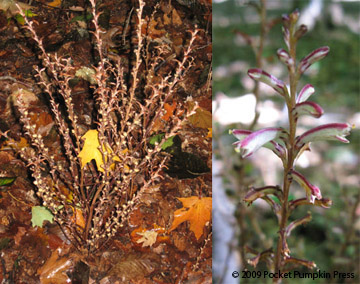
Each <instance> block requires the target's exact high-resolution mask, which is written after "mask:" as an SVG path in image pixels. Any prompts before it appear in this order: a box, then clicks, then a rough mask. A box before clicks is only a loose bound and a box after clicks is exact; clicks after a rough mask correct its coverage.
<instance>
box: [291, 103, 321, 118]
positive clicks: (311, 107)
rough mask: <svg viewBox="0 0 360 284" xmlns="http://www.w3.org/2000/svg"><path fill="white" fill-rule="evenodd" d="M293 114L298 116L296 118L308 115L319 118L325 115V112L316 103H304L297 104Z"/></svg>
mask: <svg viewBox="0 0 360 284" xmlns="http://www.w3.org/2000/svg"><path fill="white" fill-rule="evenodd" d="M293 113H294V114H295V115H296V117H299V116H300V115H303V114H306V115H311V116H313V117H316V118H319V117H320V116H322V114H323V113H324V110H323V109H322V108H321V107H320V106H319V105H318V104H316V103H314V102H303V103H299V104H296V106H295V108H294V109H293Z"/></svg>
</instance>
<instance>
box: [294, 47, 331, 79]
mask: <svg viewBox="0 0 360 284" xmlns="http://www.w3.org/2000/svg"><path fill="white" fill-rule="evenodd" d="M329 51H330V48H329V47H328V46H323V47H320V48H318V49H315V50H314V51H312V52H311V53H310V54H309V55H307V56H306V57H304V58H303V59H301V61H300V63H299V72H300V74H302V73H304V72H305V71H306V69H308V68H309V67H310V66H311V65H312V64H313V63H315V62H316V61H319V60H320V59H322V58H324V57H325V56H326V55H328V53H329Z"/></svg>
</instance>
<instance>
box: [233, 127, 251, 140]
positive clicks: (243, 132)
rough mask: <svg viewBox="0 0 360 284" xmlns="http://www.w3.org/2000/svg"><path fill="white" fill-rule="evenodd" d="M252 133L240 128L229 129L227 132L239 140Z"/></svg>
mask: <svg viewBox="0 0 360 284" xmlns="http://www.w3.org/2000/svg"><path fill="white" fill-rule="evenodd" d="M251 133H252V131H250V130H242V129H232V130H229V134H233V135H234V136H235V137H236V138H237V139H239V140H240V141H242V140H244V138H246V137H247V136H249V135H250V134H251Z"/></svg>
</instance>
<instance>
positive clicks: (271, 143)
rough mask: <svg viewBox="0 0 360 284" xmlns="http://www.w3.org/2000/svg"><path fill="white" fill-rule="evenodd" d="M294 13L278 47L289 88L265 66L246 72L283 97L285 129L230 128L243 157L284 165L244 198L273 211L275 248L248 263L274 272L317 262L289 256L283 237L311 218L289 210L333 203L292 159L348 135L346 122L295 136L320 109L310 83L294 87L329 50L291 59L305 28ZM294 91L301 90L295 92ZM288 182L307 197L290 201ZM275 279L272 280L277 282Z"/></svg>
mask: <svg viewBox="0 0 360 284" xmlns="http://www.w3.org/2000/svg"><path fill="white" fill-rule="evenodd" d="M298 18H299V12H298V11H297V10H296V11H294V12H293V13H291V14H290V15H284V16H283V35H284V41H285V44H286V49H283V48H280V49H278V51H277V55H278V57H279V59H280V61H282V62H283V63H284V64H285V65H286V66H287V68H288V73H289V87H288V86H287V85H286V84H285V82H283V81H281V80H279V79H277V78H275V77H274V76H272V75H270V74H269V73H267V72H266V71H264V70H261V69H250V70H248V75H249V76H250V78H252V79H253V80H256V81H260V82H262V83H265V84H267V85H269V86H271V87H272V88H273V89H274V90H275V91H276V92H277V93H278V94H279V95H280V96H281V97H283V99H284V100H285V103H286V106H287V110H288V121H289V125H288V128H284V127H268V128H264V129H260V130H257V131H254V132H252V131H249V130H241V129H233V130H230V133H231V134H233V135H234V136H235V137H236V138H237V139H238V141H237V142H235V143H234V145H235V150H236V151H237V152H239V153H240V155H241V156H242V157H243V158H246V157H249V156H250V155H252V154H253V153H254V152H255V151H256V150H258V149H259V148H261V147H265V148H268V149H270V150H272V152H273V153H274V154H275V155H276V156H278V157H279V158H280V159H281V161H282V165H283V183H282V185H275V186H274V185H267V186H264V187H260V188H253V187H252V188H250V190H249V191H248V193H247V194H246V195H245V198H244V201H245V202H247V203H248V204H249V205H250V204H251V203H252V202H254V201H255V200H256V199H258V198H261V199H263V200H265V201H266V202H267V203H268V204H269V205H270V206H271V208H272V210H273V211H274V213H275V215H276V217H277V220H278V224H279V230H278V234H279V236H278V242H277V247H276V249H275V251H273V250H272V249H270V250H266V251H264V252H262V253H260V254H258V255H257V256H256V257H254V258H252V259H250V260H249V261H248V262H249V263H250V264H251V265H253V266H254V267H256V265H257V263H258V262H259V261H266V263H267V264H268V268H269V269H270V270H272V271H275V272H279V271H281V272H286V271H289V270H290V269H291V268H294V267H296V266H306V267H307V268H310V269H313V268H315V267H316V264H315V263H314V262H313V261H309V260H304V259H299V258H296V257H294V256H292V255H291V252H290V249H289V247H288V245H287V238H288V237H289V236H290V234H291V231H292V230H293V229H295V228H296V227H297V226H299V225H302V224H306V223H307V222H309V221H310V220H311V214H310V213H308V214H306V215H305V216H304V217H302V218H300V219H298V220H295V221H292V222H289V221H288V220H289V217H290V215H291V214H292V213H293V211H294V210H295V209H296V208H297V207H299V206H302V205H313V206H319V207H322V208H330V206H331V205H332V201H331V199H329V198H326V197H323V196H322V194H321V191H320V189H319V188H318V187H317V186H315V185H313V184H312V183H311V182H310V181H309V180H308V179H307V178H306V177H305V176H304V175H303V174H301V173H300V172H298V171H297V170H296V169H295V164H296V160H297V159H298V158H299V156H300V155H301V154H302V153H303V152H304V151H307V150H310V143H311V142H315V141H321V140H338V141H340V142H343V143H349V141H348V140H347V139H346V138H345V137H346V136H347V135H349V134H350V130H351V128H352V127H351V125H350V124H348V123H330V124H325V125H321V126H318V127H315V128H313V129H310V130H308V131H306V132H305V133H303V134H301V135H299V136H297V135H296V129H297V122H298V118H299V116H301V115H310V116H313V117H315V118H319V117H321V115H322V114H323V113H324V111H323V109H322V108H321V107H320V106H319V105H318V104H316V103H314V102H311V101H308V99H309V98H310V96H311V95H312V94H314V92H315V89H314V87H313V86H312V85H310V84H306V85H305V86H303V87H302V88H301V89H300V88H298V83H299V80H300V78H301V76H302V74H303V73H304V72H305V71H306V70H307V69H308V68H309V67H310V66H311V65H312V64H313V63H315V62H317V61H319V60H320V59H323V58H324V57H325V56H327V55H328V53H329V51H330V48H329V47H327V46H323V47H320V48H318V49H316V50H314V51H312V52H310V53H309V54H308V55H307V56H306V57H304V58H302V59H301V60H300V61H297V60H296V45H297V42H298V40H299V39H300V38H301V37H302V36H303V35H304V34H305V33H306V32H307V28H306V26H305V25H300V26H299V27H297V25H296V23H297V21H298ZM297 90H300V91H299V92H297ZM293 181H295V182H296V183H298V184H299V185H300V186H301V187H302V188H303V189H304V191H305V192H304V193H305V194H304V195H305V196H306V197H304V198H300V199H296V200H289V192H290V189H291V185H292V184H293ZM271 196H275V197H277V198H278V200H279V203H277V202H275V201H274V200H273V199H272V198H271ZM279 280H280V279H274V282H278V281H279Z"/></svg>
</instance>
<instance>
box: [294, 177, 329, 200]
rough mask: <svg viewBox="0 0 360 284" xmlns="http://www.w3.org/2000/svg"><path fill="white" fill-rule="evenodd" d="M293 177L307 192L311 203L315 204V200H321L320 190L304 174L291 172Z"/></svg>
mask: <svg viewBox="0 0 360 284" xmlns="http://www.w3.org/2000/svg"><path fill="white" fill-rule="evenodd" d="M291 177H292V178H293V179H294V180H295V181H296V182H297V183H298V184H299V185H300V186H301V187H302V188H303V189H305V191H306V197H307V199H308V200H309V202H310V203H314V201H315V199H318V200H321V199H322V196H321V192H320V189H319V188H318V187H317V186H315V185H313V184H311V183H310V182H309V181H308V180H307V179H306V178H305V177H304V176H303V175H302V174H300V173H299V172H297V171H291Z"/></svg>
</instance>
